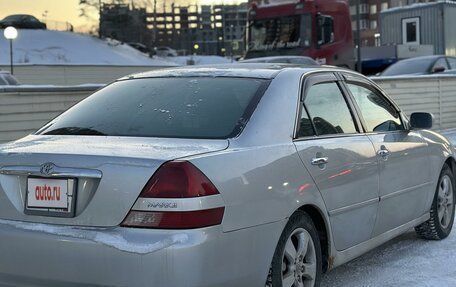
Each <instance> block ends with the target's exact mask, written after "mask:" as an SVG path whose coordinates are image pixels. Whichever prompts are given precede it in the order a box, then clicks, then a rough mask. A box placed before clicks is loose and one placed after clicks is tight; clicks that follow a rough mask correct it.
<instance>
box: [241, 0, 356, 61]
mask: <svg viewBox="0 0 456 287" xmlns="http://www.w3.org/2000/svg"><path fill="white" fill-rule="evenodd" d="M246 39H247V41H246V44H247V47H246V54H245V59H249V58H258V57H266V56H279V55H280V56H283V55H295V56H309V57H311V58H313V59H315V60H317V62H319V63H320V64H328V65H335V66H341V67H346V68H351V69H353V67H354V49H353V48H354V45H353V34H352V28H351V17H350V10H349V6H348V3H347V1H345V0H297V1H290V0H263V1H262V2H254V3H252V4H251V7H250V10H249V15H248V24H247V35H246Z"/></svg>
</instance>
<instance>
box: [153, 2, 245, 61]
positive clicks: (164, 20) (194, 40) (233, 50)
mask: <svg viewBox="0 0 456 287" xmlns="http://www.w3.org/2000/svg"><path fill="white" fill-rule="evenodd" d="M147 23H148V26H149V27H151V29H152V31H153V33H154V37H153V38H154V39H155V41H154V42H155V44H156V45H157V46H169V47H172V48H174V49H176V50H180V51H183V52H184V53H185V52H186V53H198V54H206V55H240V54H242V53H243V51H244V37H245V27H246V24H247V4H246V3H243V4H240V5H214V6H208V5H203V6H196V5H191V6H176V5H174V4H173V5H171V8H170V9H164V12H155V13H149V14H147ZM195 47H197V49H195Z"/></svg>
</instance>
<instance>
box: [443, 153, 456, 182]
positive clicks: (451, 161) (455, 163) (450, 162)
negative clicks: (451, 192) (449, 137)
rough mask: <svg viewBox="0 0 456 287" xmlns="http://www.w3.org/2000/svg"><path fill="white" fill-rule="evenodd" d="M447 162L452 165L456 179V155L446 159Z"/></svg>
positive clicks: (452, 171)
mask: <svg viewBox="0 0 456 287" xmlns="http://www.w3.org/2000/svg"><path fill="white" fill-rule="evenodd" d="M445 163H446V164H447V165H448V166H449V167H450V169H451V173H452V174H453V176H454V178H455V179H456V160H455V159H454V157H452V156H450V157H448V158H447V159H446V160H445Z"/></svg>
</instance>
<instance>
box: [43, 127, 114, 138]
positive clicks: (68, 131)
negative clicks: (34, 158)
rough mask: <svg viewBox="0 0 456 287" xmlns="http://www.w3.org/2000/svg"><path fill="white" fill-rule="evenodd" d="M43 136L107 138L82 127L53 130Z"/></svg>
mask: <svg viewBox="0 0 456 287" xmlns="http://www.w3.org/2000/svg"><path fill="white" fill-rule="evenodd" d="M43 135H90V136H105V135H106V134H104V133H102V132H100V131H97V130H94V129H91V128H82V127H64V128H58V129H55V130H51V131H48V132H45V133H43Z"/></svg>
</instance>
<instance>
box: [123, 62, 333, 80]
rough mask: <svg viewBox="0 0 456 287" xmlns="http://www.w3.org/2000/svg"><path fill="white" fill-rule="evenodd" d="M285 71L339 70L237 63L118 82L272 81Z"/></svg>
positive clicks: (170, 70) (174, 70)
mask: <svg viewBox="0 0 456 287" xmlns="http://www.w3.org/2000/svg"><path fill="white" fill-rule="evenodd" d="M287 69H302V71H303V72H310V71H317V70H322V71H334V70H337V69H339V68H338V67H332V66H321V67H320V66H318V67H317V66H305V65H297V64H275V63H245V64H244V63H237V64H217V65H202V66H184V67H177V68H168V69H160V70H154V71H149V72H143V73H138V74H132V75H129V76H126V77H123V78H120V79H119V80H127V79H140V78H163V77H239V78H260V79H273V78H275V77H276V76H277V75H278V74H279V73H280V72H282V71H284V70H287Z"/></svg>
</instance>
